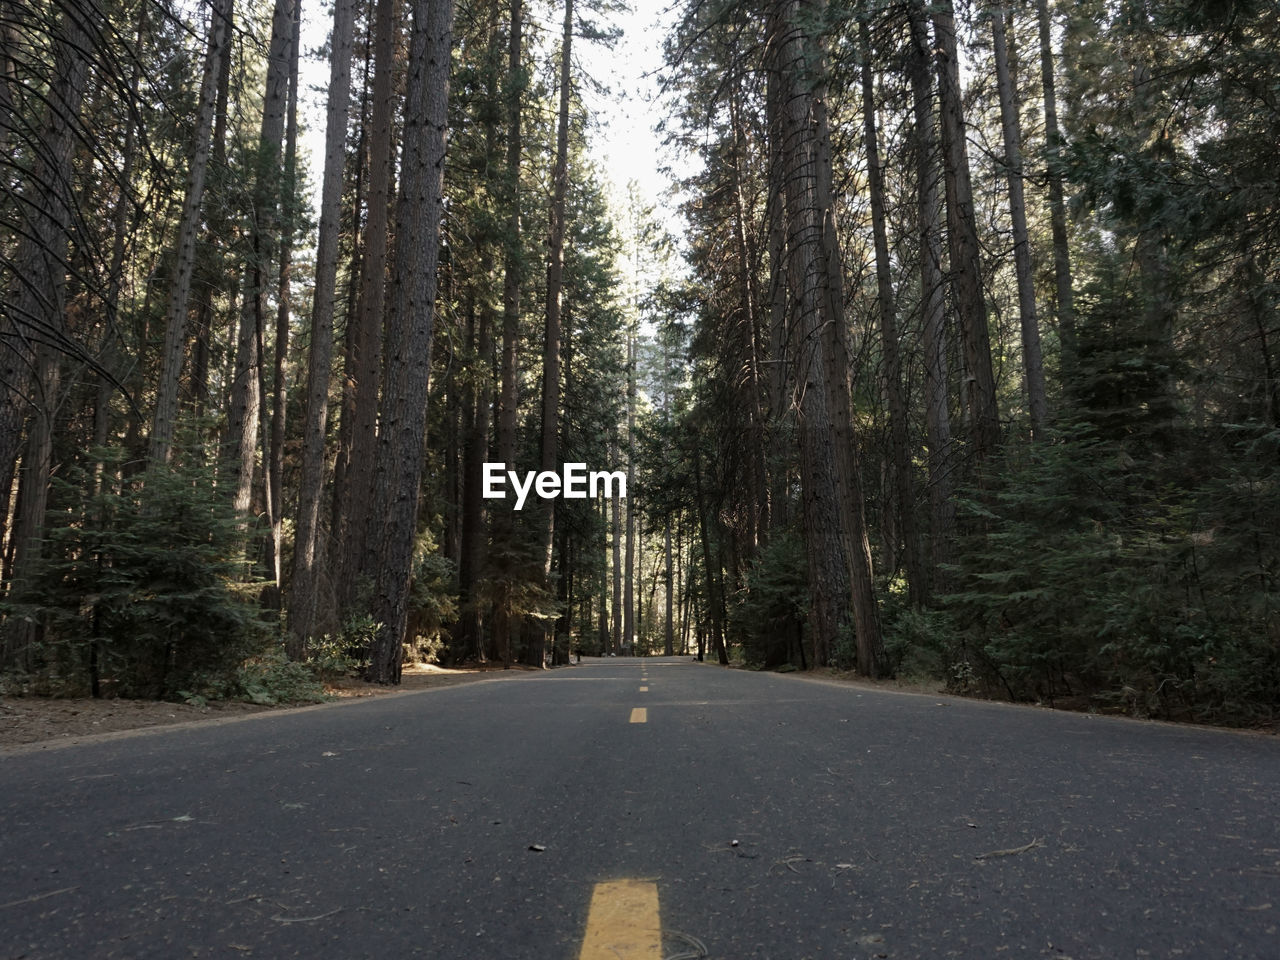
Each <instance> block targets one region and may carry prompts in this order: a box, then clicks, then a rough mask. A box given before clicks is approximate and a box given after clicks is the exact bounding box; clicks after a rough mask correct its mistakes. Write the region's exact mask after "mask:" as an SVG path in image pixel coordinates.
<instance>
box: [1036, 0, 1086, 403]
mask: <svg viewBox="0 0 1280 960" xmlns="http://www.w3.org/2000/svg"><path fill="white" fill-rule="evenodd" d="M1036 16H1037V19H1038V21H1039V24H1038V25H1039V30H1040V80H1041V87H1042V90H1043V100H1044V136H1045V145H1046V147H1047V154H1048V157H1047V159H1048V163H1047V169H1046V171H1045V181H1046V183H1047V185H1048V188H1049V223H1050V228H1051V231H1052V235H1053V277H1054V283H1055V288H1056V290H1057V308H1058V337H1059V339H1060V340H1061V342H1062V366H1063V373H1064V377H1063V379H1064V380H1066V381H1068V382H1070V380H1071V376H1072V373H1073V372H1074V370H1075V361H1076V314H1075V298H1074V295H1073V293H1072V288H1071V249H1070V247H1069V246H1068V244H1067V204H1066V199H1065V197H1064V195H1063V191H1062V168H1061V165H1062V148H1063V146H1064V142H1063V139H1062V130H1061V129H1060V128H1059V126H1058V94H1057V83H1056V81H1055V78H1054V70H1053V24H1052V21H1051V20H1050V19H1049V0H1036Z"/></svg>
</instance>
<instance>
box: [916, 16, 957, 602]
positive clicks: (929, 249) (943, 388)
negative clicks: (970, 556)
mask: <svg viewBox="0 0 1280 960" xmlns="http://www.w3.org/2000/svg"><path fill="white" fill-rule="evenodd" d="M909 16H910V23H911V53H910V61H909V68H908V69H909V72H910V74H911V92H912V111H913V114H914V118H915V147H916V207H917V209H916V225H917V237H918V239H919V258H920V310H921V318H920V321H921V322H920V326H921V333H922V340H923V347H924V377H925V383H924V390H925V436H926V438H927V441H928V444H929V452H928V469H929V514H930V533H931V535H930V537H929V542H930V544H931V550H932V557H931V560H932V570H931V574H932V575H931V577H930V582H929V584H928V589H929V590H935V589H937V588H938V587H939V586H940V585H941V584H940V580H941V579H942V574H941V571H940V569H939V567H940V565H941V564H944V563H947V562H948V561H949V560H950V559H951V544H952V542H953V540H954V536H955V528H956V514H955V501H954V499H953V498H952V486H953V485H952V462H951V456H952V441H951V413H950V405H949V387H948V384H949V380H950V376H949V373H948V370H947V340H946V315H945V303H944V298H943V287H942V284H943V279H942V243H941V240H940V238H939V236H938V226H939V223H938V214H939V208H938V162H937V148H938V141H937V136H936V132H935V130H934V110H933V85H932V84H931V83H930V80H929V62H930V59H931V53H930V49H931V48H930V42H929V27H928V24H927V23H926V22H925V18H924V8H923V5H922V4H921V3H919V2H918V0H917V2H913V3H912V4H911V6H910V8H909Z"/></svg>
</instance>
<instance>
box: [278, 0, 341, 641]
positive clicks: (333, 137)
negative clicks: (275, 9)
mask: <svg viewBox="0 0 1280 960" xmlns="http://www.w3.org/2000/svg"><path fill="white" fill-rule="evenodd" d="M354 32H355V0H335V3H334V7H333V32H332V34H331V37H330V41H329V46H330V51H331V60H330V67H329V107H328V112H327V115H326V118H325V156H324V177H323V180H322V184H321V190H320V231H319V238H318V244H317V248H316V281H315V295H314V300H313V305H312V309H311V346H310V349H309V351H308V354H307V361H308V364H307V365H308V369H307V390H306V412H305V418H304V421H303V431H302V432H303V437H302V463H301V477H300V479H299V484H298V524H297V532H296V534H295V537H294V551H293V583H292V595H291V597H290V603H289V634H290V641H289V653H290V656H292V657H294V658H298V657H302V656H304V655H305V653H306V645H307V640H308V638H309V637H310V636H311V634H312V633H313V632H314V631H315V630H316V626H317V615H318V609H319V599H320V596H319V595H320V589H321V552H320V549H319V529H318V527H319V521H320V500H321V495H322V493H323V490H324V479H325V456H324V453H325V427H326V424H327V423H328V415H329V374H330V370H329V367H330V363H331V361H332V358H333V313H334V301H335V298H336V296H337V292H336V288H337V274H338V240H339V236H338V232H339V229H340V210H339V207H340V205H341V202H342V176H343V166H344V163H345V159H346V143H347V119H348V117H347V115H348V109H349V106H350V101H351V50H352V46H353V42H354Z"/></svg>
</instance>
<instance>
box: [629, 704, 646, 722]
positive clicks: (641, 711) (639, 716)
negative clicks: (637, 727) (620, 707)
mask: <svg viewBox="0 0 1280 960" xmlns="http://www.w3.org/2000/svg"><path fill="white" fill-rule="evenodd" d="M631 722H632V723H648V722H649V711H648V710H646V709H645V708H644V707H633V708H632V709H631Z"/></svg>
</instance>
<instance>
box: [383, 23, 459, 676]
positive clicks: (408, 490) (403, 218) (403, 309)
mask: <svg viewBox="0 0 1280 960" xmlns="http://www.w3.org/2000/svg"><path fill="white" fill-rule="evenodd" d="M412 9H413V34H412V39H411V41H410V54H409V71H410V72H409V78H408V84H407V88H406V98H405V124H404V159H403V161H402V169H403V173H402V176H401V188H400V198H399V202H398V203H397V206H396V256H395V286H394V290H395V300H394V304H393V312H392V314H391V329H390V333H391V336H390V337H389V343H390V344H392V345H393V347H392V349H393V352H392V353H391V354H390V356H389V357H388V358H387V360H388V364H387V366H388V370H387V374H388V375H387V387H388V389H387V394H386V397H385V403H384V410H385V411H387V413H386V414H385V416H384V422H383V429H382V431H381V433H380V434H379V437H378V452H379V456H378V462H379V478H378V486H379V490H378V494H377V498H376V501H375V502H376V504H377V505H378V507H379V508H380V509H379V511H378V513H377V514H375V516H377V517H380V518H382V521H381V524H380V529H379V530H378V533H379V537H378V542H379V543H380V544H381V549H380V550H379V553H378V566H377V570H376V576H375V579H374V601H373V610H374V617H375V619H376V620H377V621H378V623H379V624H380V625H381V626H380V627H379V629H378V634H377V637H376V639H375V641H374V644H373V650H372V651H371V656H370V664H369V673H368V678H369V680H370V681H371V682H373V683H399V682H400V664H401V659H402V656H403V652H404V644H403V641H404V639H405V636H404V635H405V628H406V626H407V624H408V614H409V588H410V583H411V578H412V575H413V560H414V548H415V544H416V541H417V532H418V530H417V520H418V500H419V490H420V487H421V481H422V461H423V452H424V450H425V447H426V434H427V397H428V394H429V387H430V376H431V337H432V333H433V331H434V325H435V300H436V283H437V280H436V271H437V268H438V266H439V260H440V218H441V214H442V212H443V211H442V205H443V193H444V160H445V146H446V143H447V130H448V121H449V110H448V106H449V64H450V60H449V58H450V52H451V50H452V47H453V2H452V0H413V3H412Z"/></svg>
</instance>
